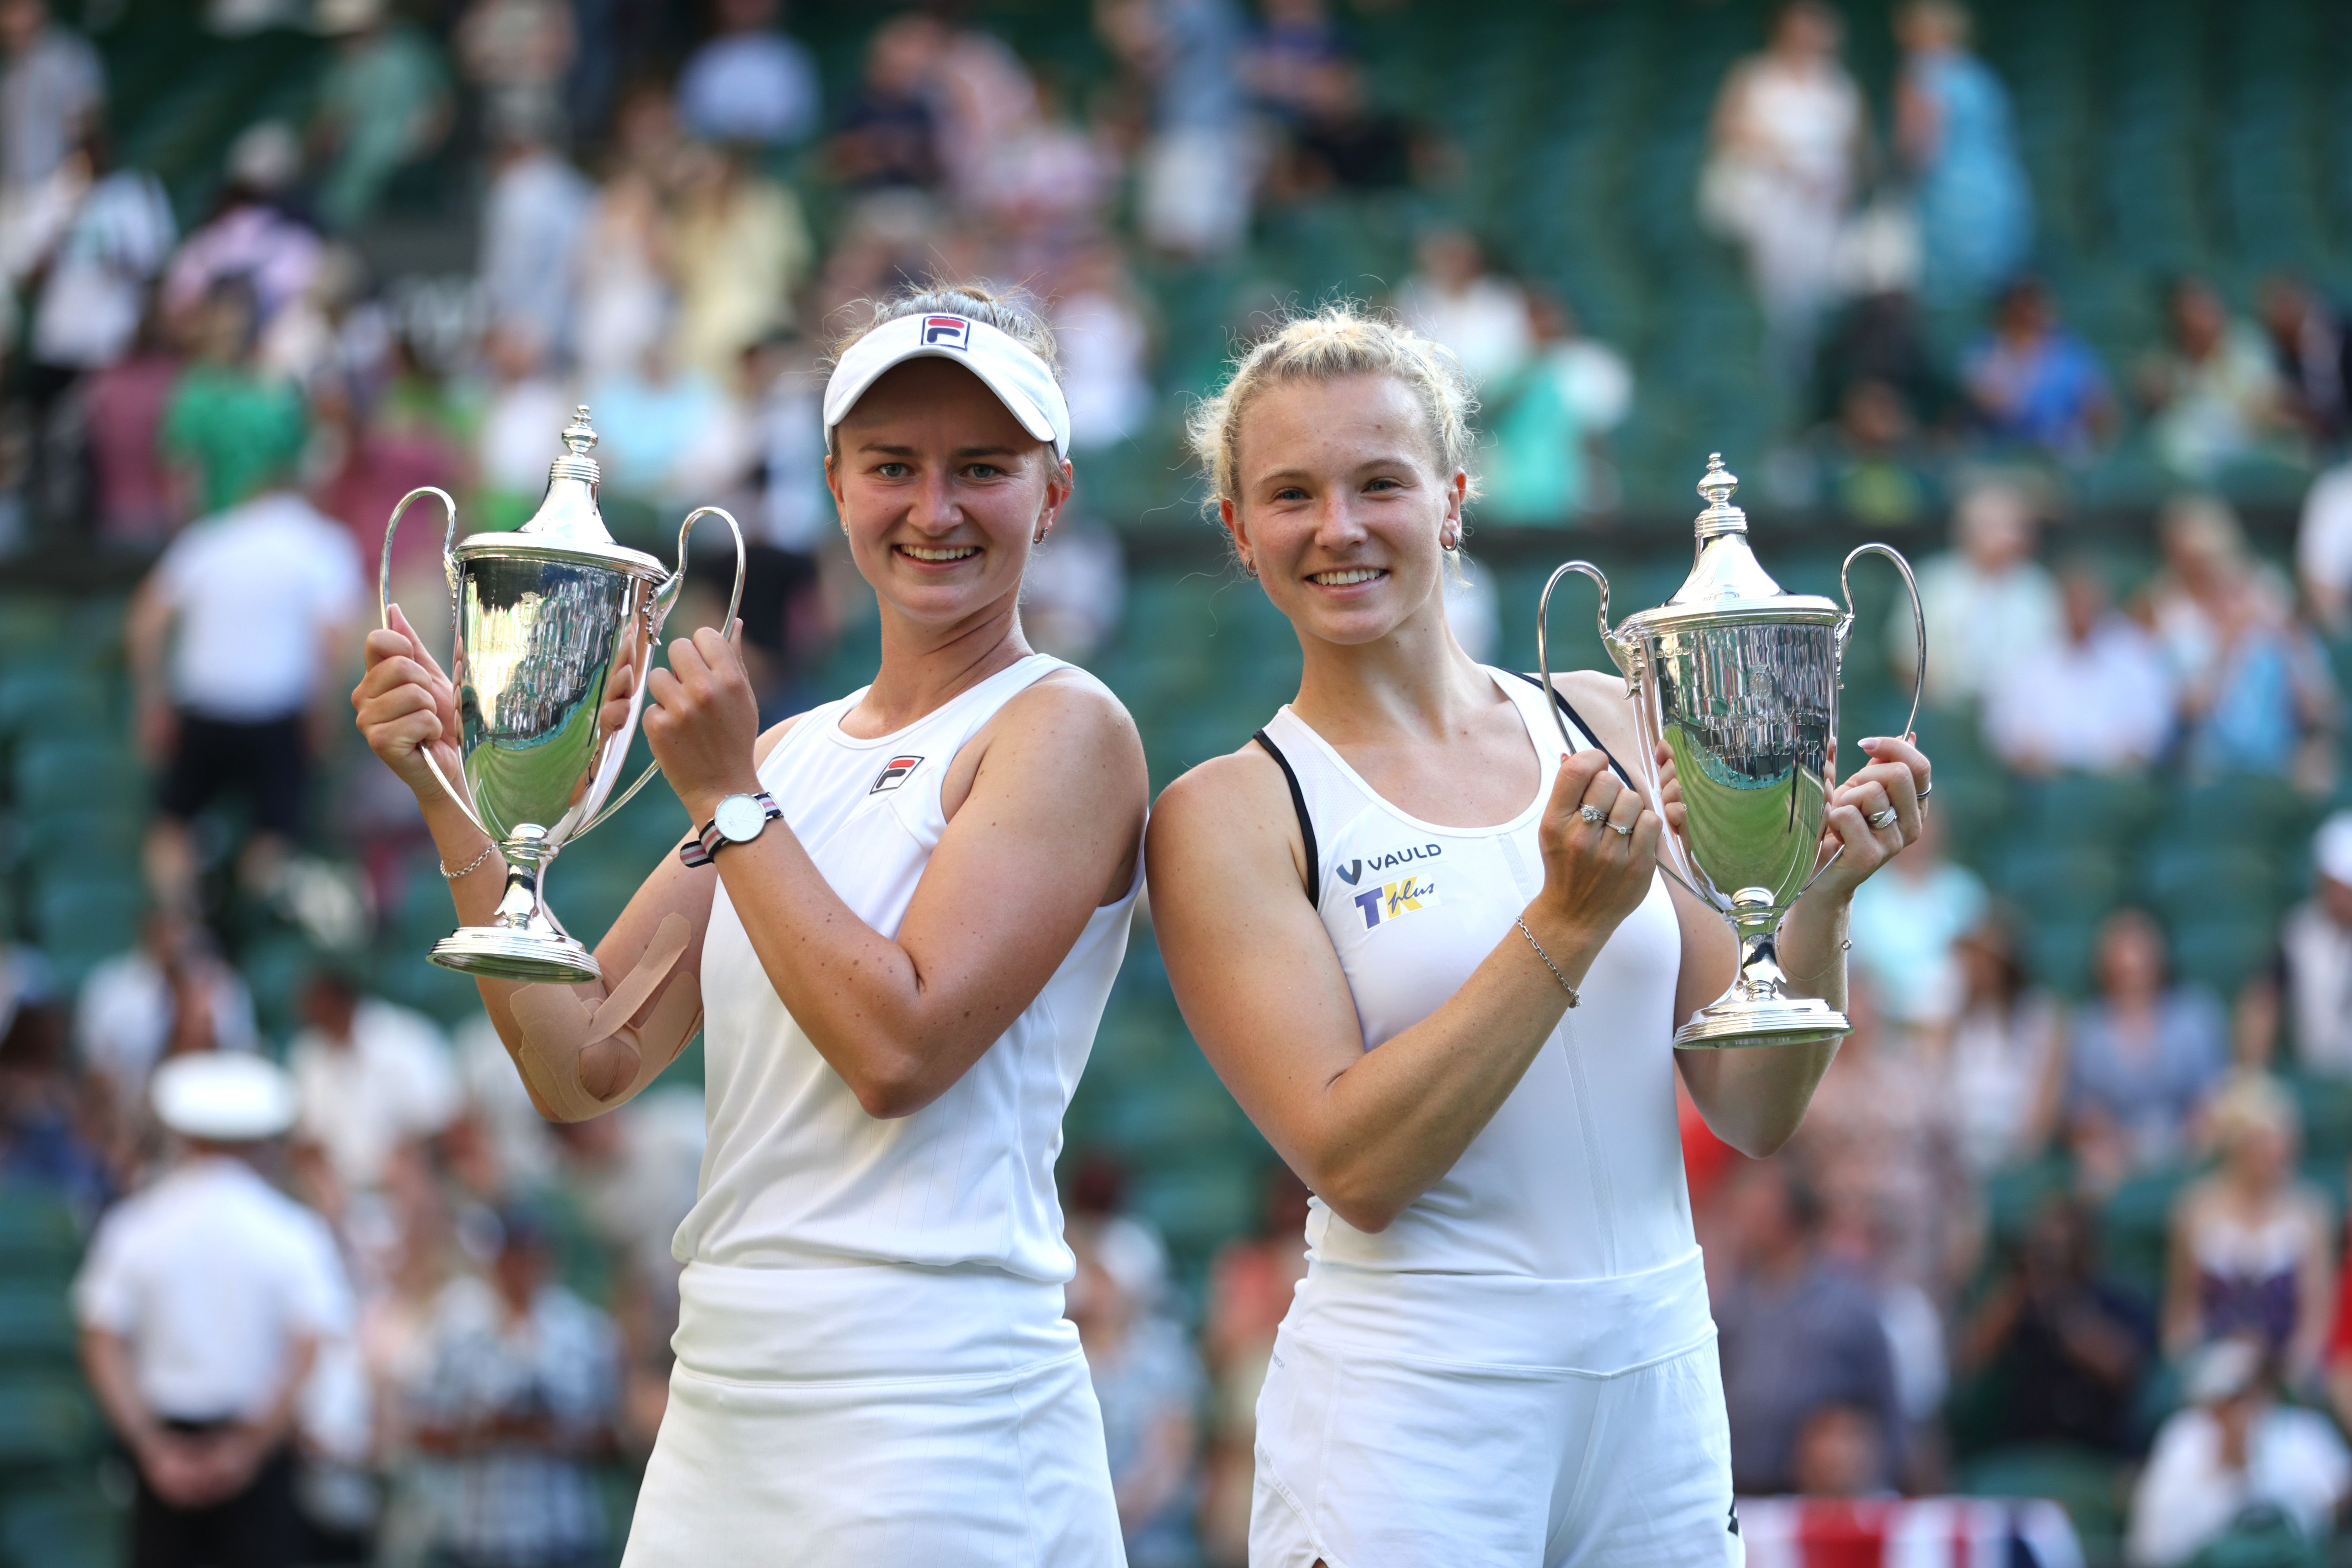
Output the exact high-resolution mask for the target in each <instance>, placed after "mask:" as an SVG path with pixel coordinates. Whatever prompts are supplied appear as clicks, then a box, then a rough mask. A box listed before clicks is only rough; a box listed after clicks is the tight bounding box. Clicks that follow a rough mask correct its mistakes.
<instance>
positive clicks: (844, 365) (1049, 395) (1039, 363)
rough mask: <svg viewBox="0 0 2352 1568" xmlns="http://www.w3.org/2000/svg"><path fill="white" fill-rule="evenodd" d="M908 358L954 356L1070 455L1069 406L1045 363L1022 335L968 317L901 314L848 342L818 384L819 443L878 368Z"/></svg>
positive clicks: (1034, 430) (1060, 453) (1033, 430)
mask: <svg viewBox="0 0 2352 1568" xmlns="http://www.w3.org/2000/svg"><path fill="white" fill-rule="evenodd" d="M910 359H945V360H953V361H954V362H955V363H958V364H960V365H962V366H963V367H964V368H965V369H966V370H969V371H971V374H974V375H976V376H978V377H980V379H981V380H982V382H983V383H985V384H987V387H988V390H989V391H991V392H992V393H994V394H996V397H997V401H998V402H1000V403H1002V404H1003V405H1004V406H1005V407H1006V408H1007V409H1008V410H1010V411H1011V413H1012V415H1013V418H1015V419H1017V420H1019V421H1020V423H1021V428H1023V429H1024V430H1026V431H1028V432H1029V434H1030V435H1032V436H1034V437H1036V438H1037V439H1038V440H1040V441H1050V442H1052V443H1053V447H1054V456H1055V458H1066V457H1068V456H1069V455H1070V405H1069V404H1068V403H1067V402H1066V401H1065V400H1064V398H1063V396H1062V387H1061V384H1060V383H1058V382H1056V381H1055V379H1054V373H1053V371H1052V369H1051V368H1049V367H1048V366H1047V365H1046V363H1045V361H1044V360H1042V359H1039V358H1038V357H1037V356H1036V354H1034V353H1032V352H1031V351H1030V350H1029V349H1028V348H1027V347H1026V346H1025V345H1024V344H1023V343H1022V342H1021V341H1020V340H1019V339H1017V338H1015V337H1013V336H1012V335H1011V334H1010V333H1007V332H1002V331H998V330H997V329H995V328H994V327H992V326H990V325H989V324H988V323H987V322H986V321H973V320H972V319H971V317H969V316H956V315H948V314H943V313H942V314H925V315H914V316H900V317H898V318H897V319H896V320H895V321H885V322H883V323H882V324H881V325H880V326H878V327H877V328H875V329H874V330H873V331H870V332H868V333H866V335H865V336H864V337H862V338H860V339H858V340H857V341H856V342H854V343H852V344H850V345H849V349H848V352H847V353H844V354H843V355H842V356H841V363H839V364H836V365H835V366H834V367H833V377H832V379H831V380H829V381H827V382H826V383H825V384H824V442H825V446H826V447H832V445H833V430H834V426H836V425H839V424H840V423H841V421H842V416H845V415H846V414H847V413H848V412H849V411H850V409H852V408H854V407H856V404H857V400H858V399H859V398H861V397H863V396H865V395H866V388H867V387H869V386H871V385H873V384H874V383H875V381H876V379H877V377H879V376H880V375H881V374H882V373H883V372H884V371H886V370H888V369H889V368H890V367H891V366H892V365H895V364H904V363H906V362H907V361H908V360H910Z"/></svg>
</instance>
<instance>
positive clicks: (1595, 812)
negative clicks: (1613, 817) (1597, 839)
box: [1576, 805, 1609, 826]
mask: <svg viewBox="0 0 2352 1568" xmlns="http://www.w3.org/2000/svg"><path fill="white" fill-rule="evenodd" d="M1576 815H1577V816H1580V817H1582V818H1584V820H1585V821H1587V822H1590V823H1593V824H1595V825H1596V826H1597V825H1599V824H1601V823H1604V822H1607V821H1608V820H1609V814H1608V813H1607V812H1605V811H1603V810H1601V808H1600V807H1599V806H1597V805H1580V806H1578V807H1577V808H1576Z"/></svg>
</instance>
